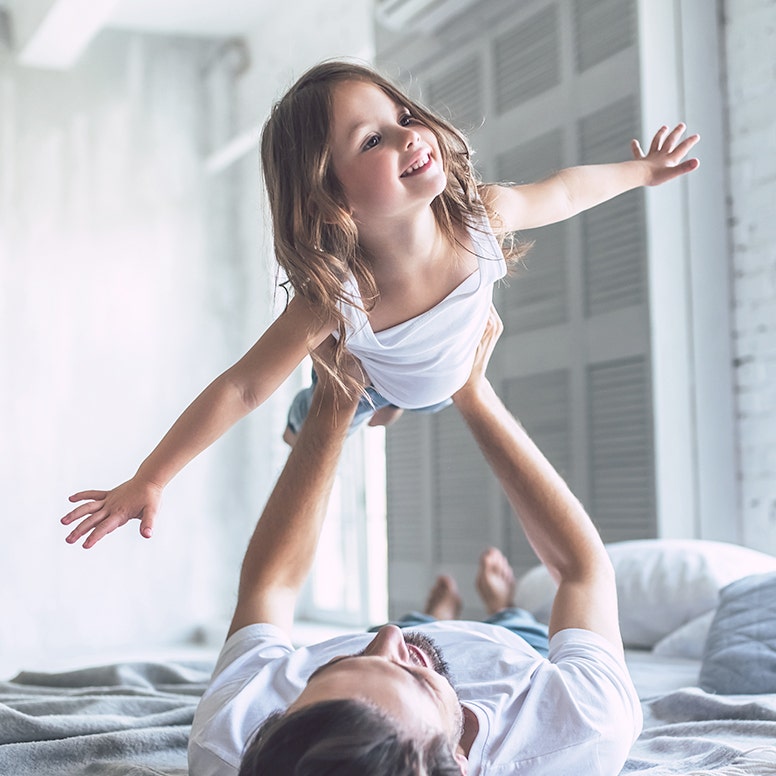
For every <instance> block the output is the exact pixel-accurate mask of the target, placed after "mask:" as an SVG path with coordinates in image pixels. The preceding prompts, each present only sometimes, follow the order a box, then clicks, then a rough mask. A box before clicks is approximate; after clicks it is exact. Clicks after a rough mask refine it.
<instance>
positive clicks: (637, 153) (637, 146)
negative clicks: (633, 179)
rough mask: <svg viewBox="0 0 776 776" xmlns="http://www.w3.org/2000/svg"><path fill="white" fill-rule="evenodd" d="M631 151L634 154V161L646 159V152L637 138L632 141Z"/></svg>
mask: <svg viewBox="0 0 776 776" xmlns="http://www.w3.org/2000/svg"><path fill="white" fill-rule="evenodd" d="M631 151H632V152H633V158H634V159H643V158H644V151H643V150H642V149H641V143H639V141H638V140H636V139H635V138H634V139H633V140H631Z"/></svg>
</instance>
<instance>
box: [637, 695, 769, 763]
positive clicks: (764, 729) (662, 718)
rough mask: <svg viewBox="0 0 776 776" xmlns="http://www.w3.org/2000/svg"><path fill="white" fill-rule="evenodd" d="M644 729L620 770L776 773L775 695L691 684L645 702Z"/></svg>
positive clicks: (643, 704) (643, 703) (643, 705)
mask: <svg viewBox="0 0 776 776" xmlns="http://www.w3.org/2000/svg"><path fill="white" fill-rule="evenodd" d="M642 707H643V709H644V731H643V732H642V734H641V736H640V737H639V739H638V741H637V742H636V743H635V744H634V746H633V748H632V749H631V752H630V755H629V757H628V761H627V762H626V764H625V767H624V768H623V770H622V774H645V776H668V775H669V774H693V776H694V775H696V774H697V775H698V776H700V775H701V774H715V776H744V775H745V774H746V775H748V776H760V774H762V775H763V776H764V775H765V774H768V776H772V775H773V774H776V695H712V694H709V693H705V692H703V690H701V689H699V688H697V687H688V688H684V689H680V690H676V691H674V692H670V693H667V694H665V695H661V696H659V697H656V698H652V699H650V700H645V701H643V702H642Z"/></svg>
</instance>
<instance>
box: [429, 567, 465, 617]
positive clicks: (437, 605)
mask: <svg viewBox="0 0 776 776" xmlns="http://www.w3.org/2000/svg"><path fill="white" fill-rule="evenodd" d="M462 605H463V602H462V601H461V596H460V595H459V593H458V585H456V584H455V580H454V579H453V578H452V577H451V576H449V575H448V574H440V575H439V576H438V577H437V579H436V582H435V583H434V587H432V588H431V590H430V591H429V593H428V599H427V600H426V609H425V611H426V614H430V615H431V616H432V617H436V618H437V620H455V619H457V618H458V615H459V614H460V613H461V606H462Z"/></svg>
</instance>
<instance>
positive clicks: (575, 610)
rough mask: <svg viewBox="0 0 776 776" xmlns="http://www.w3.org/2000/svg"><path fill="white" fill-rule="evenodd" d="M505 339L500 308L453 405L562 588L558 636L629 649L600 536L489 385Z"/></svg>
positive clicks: (556, 607) (555, 617) (553, 628)
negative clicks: (566, 633) (571, 633)
mask: <svg viewBox="0 0 776 776" xmlns="http://www.w3.org/2000/svg"><path fill="white" fill-rule="evenodd" d="M500 333H501V321H500V320H498V316H497V315H496V314H495V310H494V311H492V315H491V320H490V321H489V323H488V328H487V329H486V333H485V335H484V337H483V341H482V343H481V344H480V348H479V350H478V352H477V358H476V360H475V366H474V369H473V370H472V375H471V377H470V378H469V381H468V382H467V383H466V385H464V387H463V388H461V390H460V391H458V393H456V394H455V395H454V396H453V399H454V400H455V404H456V406H457V407H458V409H459V410H460V412H461V414H462V415H463V418H464V420H465V421H466V423H467V425H468V426H469V428H470V429H471V431H472V433H473V435H474V437H475V439H476V440H477V443H478V444H479V446H480V448H481V450H482V452H483V454H484V455H485V458H486V459H487V460H488V463H489V464H490V466H491V468H492V469H493V471H494V473H495V474H496V476H497V477H498V479H499V482H500V483H501V486H502V488H503V489H504V492H505V493H506V495H507V498H508V499H509V503H510V504H511V505H512V508H513V509H514V511H515V513H516V515H517V517H518V520H519V522H520V524H521V526H522V528H523V531H524V532H525V535H526V537H527V538H528V541H529V542H530V543H531V546H532V547H533V549H534V551H535V552H536V554H537V555H538V556H539V559H540V560H541V561H542V562H543V563H544V564H545V565H546V566H547V568H548V570H549V571H550V573H551V574H552V575H553V577H554V578H555V580H556V581H557V582H558V592H557V594H556V596H555V603H554V604H553V608H552V614H551V617H550V635H551V636H552V635H553V634H554V633H557V632H558V631H560V630H563V629H564V628H584V629H585V630H590V631H593V632H595V633H598V634H600V635H601V636H603V637H604V638H606V639H607V640H608V641H610V642H611V643H612V644H613V645H615V646H616V647H617V648H618V649H620V650H622V638H621V636H620V629H619V622H618V615H617V588H616V584H615V579H614V570H613V568H612V564H611V561H610V560H609V556H608V555H607V553H606V549H605V548H604V545H603V542H602V541H601V538H600V537H599V535H598V532H597V531H596V529H595V527H594V526H593V524H592V522H591V521H590V518H589V517H588V515H587V513H586V512H585V510H584V508H583V507H582V505H581V504H580V503H579V501H578V500H577V499H576V498H575V496H574V494H573V493H572V492H571V491H570V490H569V487H568V486H567V485H566V483H565V482H564V481H563V479H562V478H561V476H560V475H559V474H558V473H557V472H556V471H555V469H553V467H552V465H551V464H550V463H549V461H547V459H546V458H545V457H544V456H543V455H542V453H541V452H540V450H539V449H538V448H537V447H536V445H535V444H534V443H533V442H532V441H531V439H530V438H529V437H528V435H527V434H526V433H525V431H524V429H523V428H522V426H520V424H519V423H518V422H517V421H516V420H515V419H514V417H512V415H511V414H510V413H509V411H508V410H507V409H506V408H505V407H504V405H503V403H502V402H501V400H500V399H499V397H498V396H497V395H496V392H495V391H494V390H493V388H492V386H491V385H490V383H489V382H488V381H487V380H486V379H485V374H484V372H485V366H486V365H487V362H488V359H489V358H490V353H491V352H492V350H493V346H494V345H495V342H496V340H497V339H498V336H499V335H500Z"/></svg>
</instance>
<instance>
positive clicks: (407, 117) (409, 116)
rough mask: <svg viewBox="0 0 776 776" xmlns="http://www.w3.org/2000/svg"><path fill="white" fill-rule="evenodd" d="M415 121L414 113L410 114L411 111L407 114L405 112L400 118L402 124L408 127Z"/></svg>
mask: <svg viewBox="0 0 776 776" xmlns="http://www.w3.org/2000/svg"><path fill="white" fill-rule="evenodd" d="M413 121H414V119H413V118H412V114H410V113H405V114H404V115H403V116H402V117H401V118H400V119H399V124H401V125H402V126H403V127H408V126H409V125H410V124H412V122H413Z"/></svg>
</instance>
